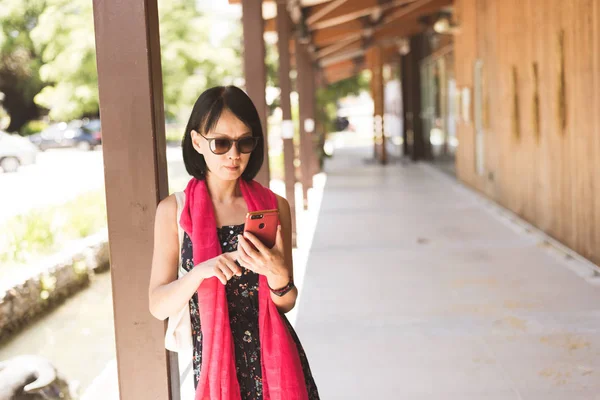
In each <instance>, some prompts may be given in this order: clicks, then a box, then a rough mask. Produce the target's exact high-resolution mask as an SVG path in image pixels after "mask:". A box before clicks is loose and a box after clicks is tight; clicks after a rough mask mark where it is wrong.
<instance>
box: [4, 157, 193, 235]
mask: <svg viewBox="0 0 600 400" xmlns="http://www.w3.org/2000/svg"><path fill="white" fill-rule="evenodd" d="M167 161H168V166H169V182H170V184H171V187H174V188H179V187H180V186H182V185H184V184H185V182H187V179H188V175H187V172H186V171H185V168H184V167H183V161H182V157H181V149H180V148H178V147H174V148H168V149H167ZM103 187H104V166H103V159H102V150H96V151H90V152H82V151H78V150H71V149H57V150H48V151H46V152H43V153H40V154H39V157H38V160H37V162H36V164H34V165H31V166H27V167H23V168H21V169H20V170H19V171H18V172H16V173H13V174H5V173H0V193H1V194H2V195H1V196H0V224H1V223H2V222H4V221H5V220H6V219H8V218H10V217H12V216H14V215H18V214H22V213H25V212H27V211H28V210H31V209H35V208H40V207H44V206H47V205H55V204H61V203H64V202H66V201H68V200H70V199H73V198H75V197H77V195H79V194H82V193H85V192H89V191H92V190H96V189H102V188H103Z"/></svg>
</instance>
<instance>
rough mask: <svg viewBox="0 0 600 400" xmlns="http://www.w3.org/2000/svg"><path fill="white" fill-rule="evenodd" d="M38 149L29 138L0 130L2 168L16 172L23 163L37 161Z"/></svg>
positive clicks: (0, 164)
mask: <svg viewBox="0 0 600 400" xmlns="http://www.w3.org/2000/svg"><path fill="white" fill-rule="evenodd" d="M37 154H38V149H37V147H35V145H34V144H32V143H31V142H30V141H29V140H28V139H27V138H24V137H22V136H19V135H10V134H8V133H6V132H3V131H0V169H2V170H3V171H4V172H15V171H16V170H17V169H19V167H20V166H22V165H29V164H33V163H35V160H36V158H37Z"/></svg>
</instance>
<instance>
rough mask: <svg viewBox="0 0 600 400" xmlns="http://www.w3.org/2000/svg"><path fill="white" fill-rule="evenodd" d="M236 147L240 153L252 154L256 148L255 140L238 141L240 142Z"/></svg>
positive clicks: (244, 139) (248, 138) (251, 138)
mask: <svg viewBox="0 0 600 400" xmlns="http://www.w3.org/2000/svg"><path fill="white" fill-rule="evenodd" d="M238 146H239V147H238V148H239V150H240V153H246V154H247V153H252V151H253V150H254V148H255V147H256V138H253V137H246V138H243V139H240V141H239V142H238Z"/></svg>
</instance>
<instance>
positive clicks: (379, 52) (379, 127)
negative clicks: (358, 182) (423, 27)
mask: <svg viewBox="0 0 600 400" xmlns="http://www.w3.org/2000/svg"><path fill="white" fill-rule="evenodd" d="M369 64H370V65H369V66H370V68H371V95H372V97H373V132H374V135H373V138H374V140H373V155H374V158H375V160H378V161H379V162H380V163H381V164H383V165H385V164H387V151H386V143H385V133H384V127H383V116H384V107H385V105H384V90H383V88H384V85H383V49H382V48H381V46H374V47H372V48H371V49H369Z"/></svg>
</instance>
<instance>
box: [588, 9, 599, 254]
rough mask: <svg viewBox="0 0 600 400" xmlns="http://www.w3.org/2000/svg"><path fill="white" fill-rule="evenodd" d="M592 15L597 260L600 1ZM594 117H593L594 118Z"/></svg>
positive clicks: (594, 243)
mask: <svg viewBox="0 0 600 400" xmlns="http://www.w3.org/2000/svg"><path fill="white" fill-rule="evenodd" d="M591 15H592V26H593V30H592V47H593V48H594V49H595V51H593V52H592V56H593V62H592V70H593V71H596V73H594V74H593V78H592V79H593V82H592V85H590V86H592V87H593V88H594V101H593V102H592V104H594V112H593V113H592V116H591V117H590V121H591V122H592V123H594V127H593V128H592V133H593V137H594V141H595V144H594V143H592V146H591V147H592V148H593V149H594V153H593V154H592V161H591V162H592V167H593V169H594V171H593V176H592V187H591V191H592V197H593V198H594V207H593V208H592V212H593V214H594V215H593V219H592V221H593V222H594V223H593V227H592V233H593V234H592V248H593V249H596V250H594V253H593V254H592V256H591V258H592V259H594V258H595V259H596V261H597V260H598V258H600V257H599V256H598V253H597V251H598V250H597V249H600V176H599V174H600V172H598V170H599V169H600V166H599V165H598V164H599V163H600V162H599V161H598V160H600V113H599V112H597V110H600V75H599V73H598V71H600V52H599V51H598V50H597V49H600V1H594V2H593V9H592V10H591ZM594 117H595V118H594Z"/></svg>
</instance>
